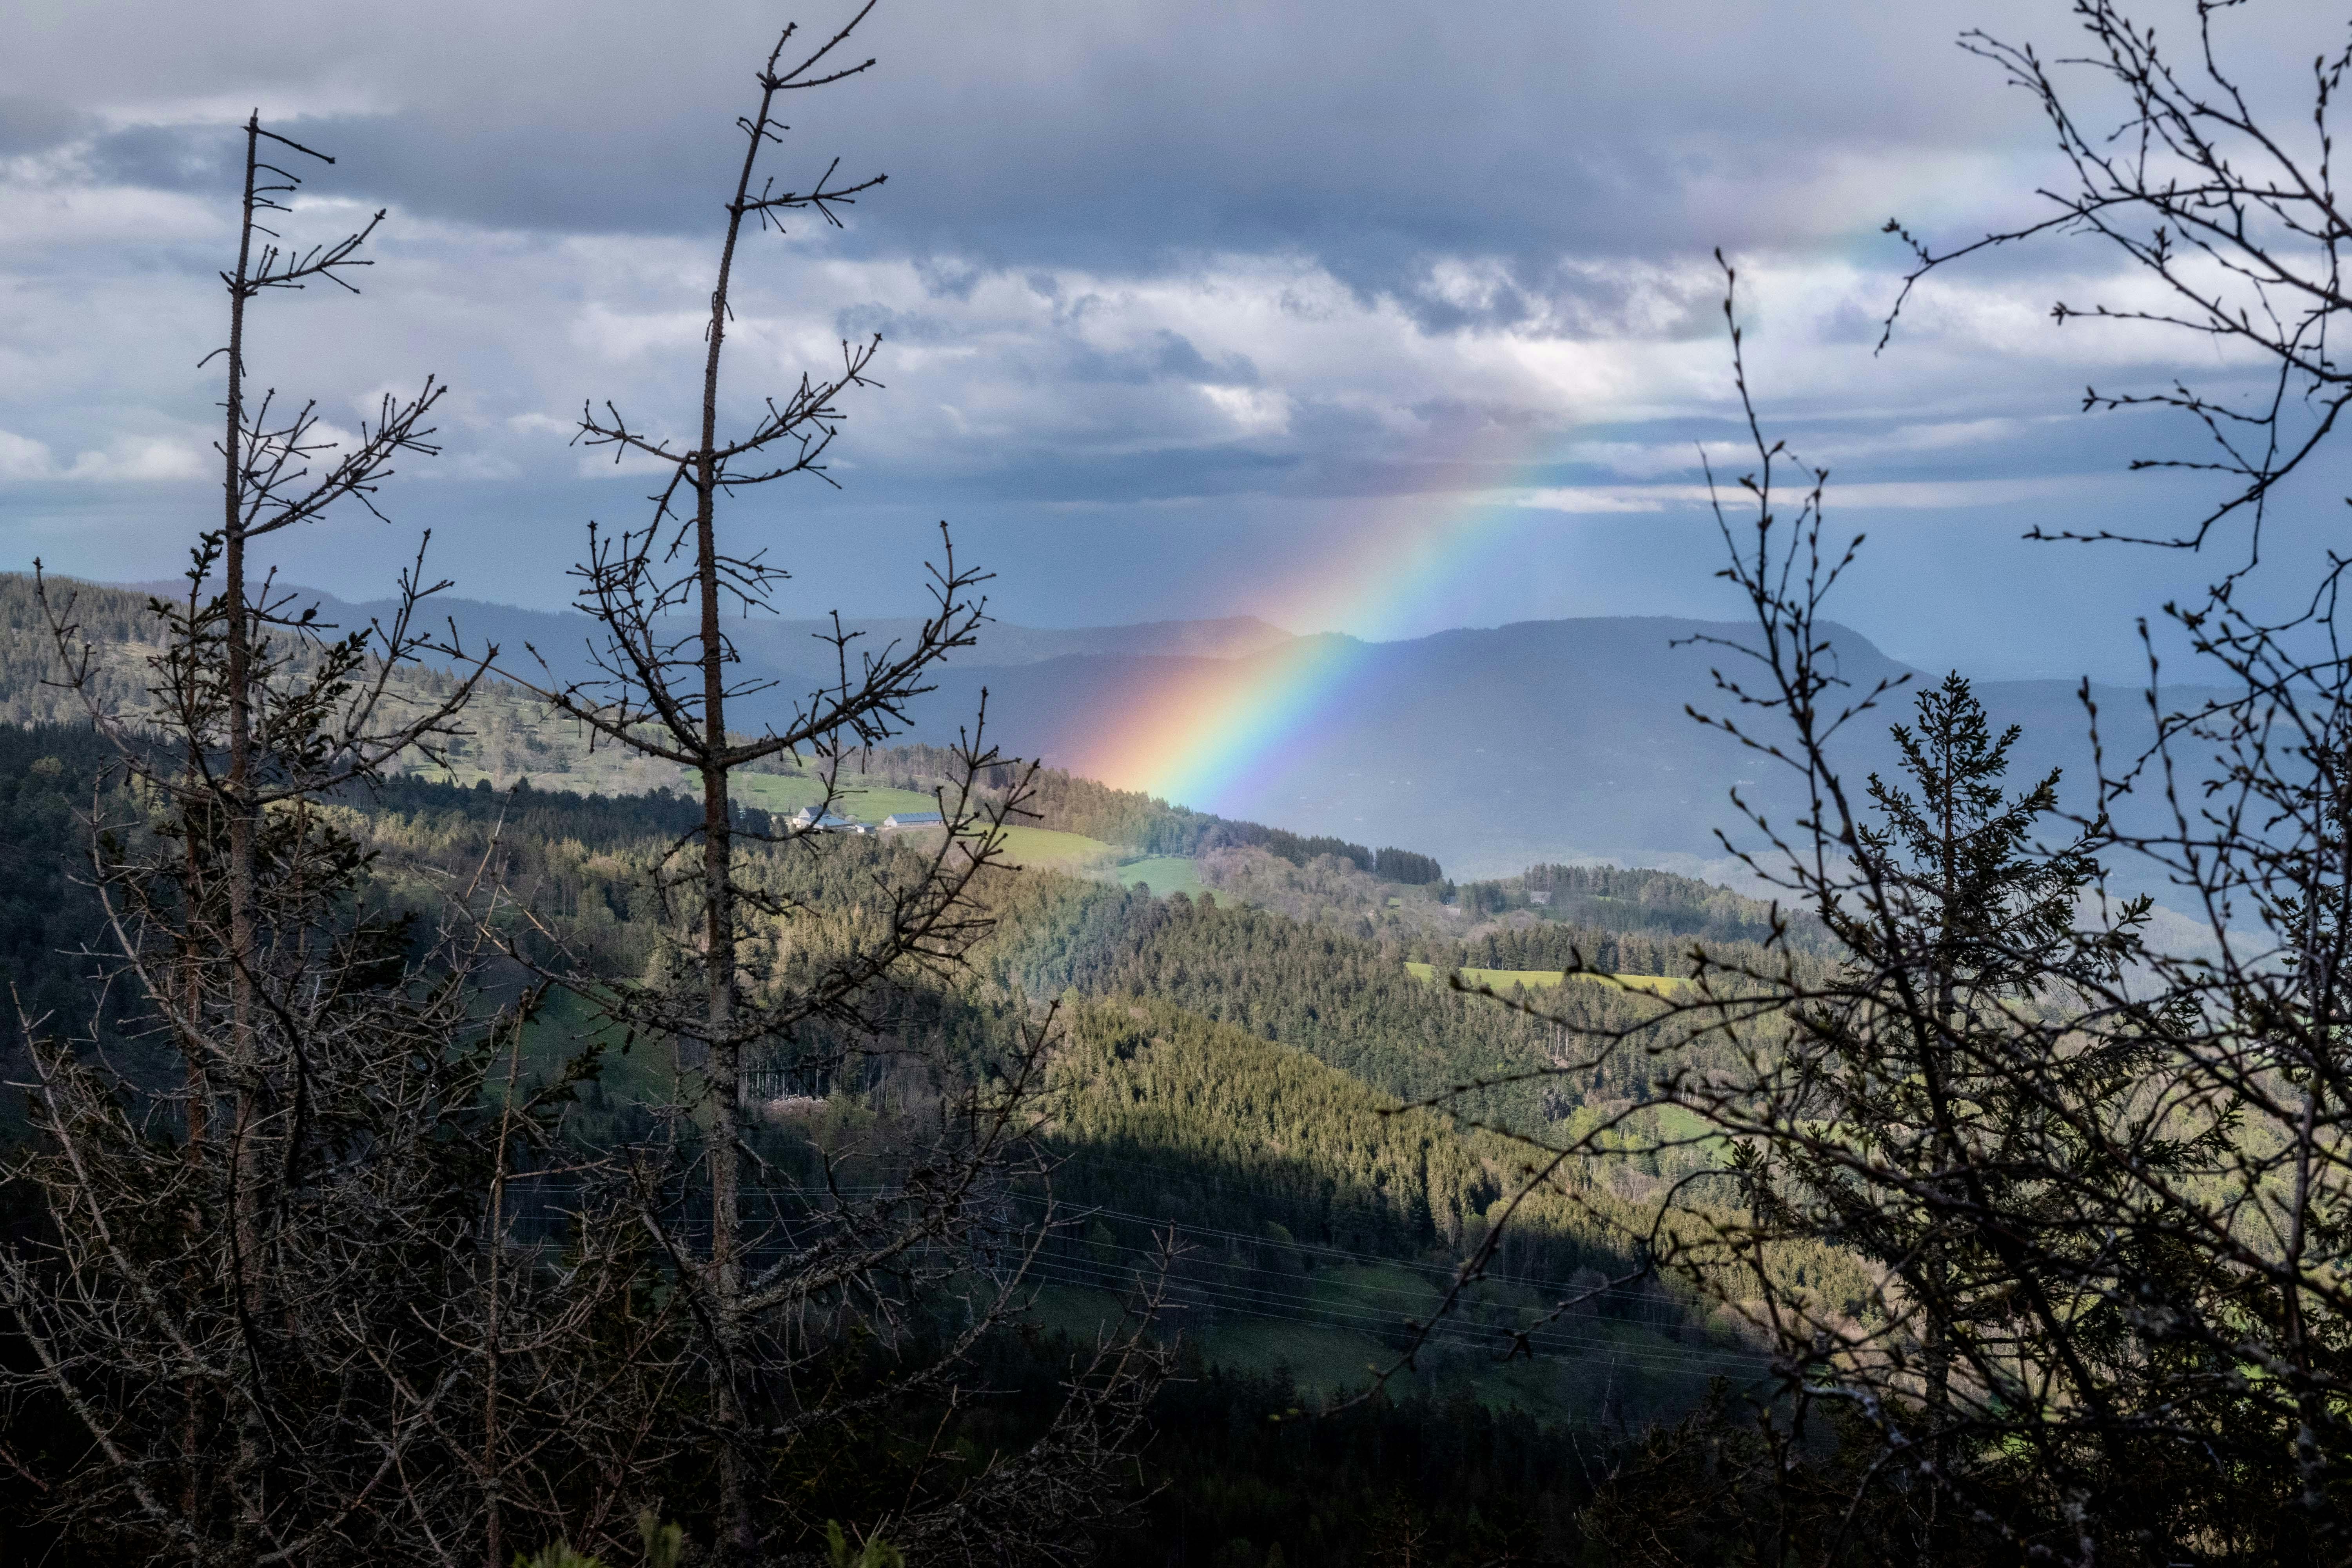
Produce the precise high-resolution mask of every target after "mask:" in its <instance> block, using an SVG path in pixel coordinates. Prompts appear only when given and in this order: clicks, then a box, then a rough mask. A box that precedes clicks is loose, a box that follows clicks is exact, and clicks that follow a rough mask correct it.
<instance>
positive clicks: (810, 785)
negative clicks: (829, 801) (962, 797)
mask: <svg viewBox="0 0 2352 1568" xmlns="http://www.w3.org/2000/svg"><path fill="white" fill-rule="evenodd" d="M733 783H734V786H735V796H736V798H737V799H738V800H740V801H742V802H743V803H744V804H746V805H756V806H758V807H759V808H760V809H761V811H783V812H793V811H798V810H800V809H801V808H802V807H803V806H810V805H816V804H817V802H818V801H820V800H822V799H824V785H823V784H820V783H818V782H817V781H816V780H815V779H812V778H798V777H788V776H786V775H784V774H782V773H737V774H736V775H735V777H734V781H733ZM939 808H940V803H939V802H938V801H936V800H934V799H932V798H931V797H930V796H929V795H920V794H918V793H917V792H915V791H914V790H910V789H881V788H867V787H866V786H864V785H860V784H853V783H851V782H849V781H848V780H844V781H842V786H841V791H840V793H839V794H838V795H835V797H834V802H833V810H834V815H835V816H845V817H847V818H849V819H850V820H851V821H852V822H879V821H881V820H882V819H883V818H884V817H886V816H889V815H891V814H892V813H893V812H899V811H937V810H939Z"/></svg>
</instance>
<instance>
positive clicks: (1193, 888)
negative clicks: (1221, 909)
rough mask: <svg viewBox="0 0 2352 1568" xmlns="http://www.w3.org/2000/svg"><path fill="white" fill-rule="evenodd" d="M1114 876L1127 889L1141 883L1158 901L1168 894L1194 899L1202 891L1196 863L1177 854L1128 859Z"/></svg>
mask: <svg viewBox="0 0 2352 1568" xmlns="http://www.w3.org/2000/svg"><path fill="white" fill-rule="evenodd" d="M1117 876H1118V880H1119V882H1120V883H1121V884H1122V885H1124V886H1126V887H1130V888H1131V887H1133V886H1135V884H1136V883H1138V882H1141V883H1142V884H1143V885H1144V886H1145V887H1147V888H1150V889H1151V891H1152V893H1153V894H1154V895H1155V896H1157V897H1159V898H1162V899H1164V898H1166V897H1167V896H1168V895H1169V894H1171V893H1181V894H1183V895H1184V896H1185V897H1186V898H1188V899H1197V898H1199V897H1200V896H1201V893H1202V887H1201V864H1200V862H1199V861H1197V860H1188V859H1186V858H1184V857H1182V856H1181V855H1154V856H1151V857H1150V858H1146V859H1142V860H1130V861H1129V862H1128V863H1127V864H1125V865H1123V866H1121V867H1119V868H1118V872H1117Z"/></svg>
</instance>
